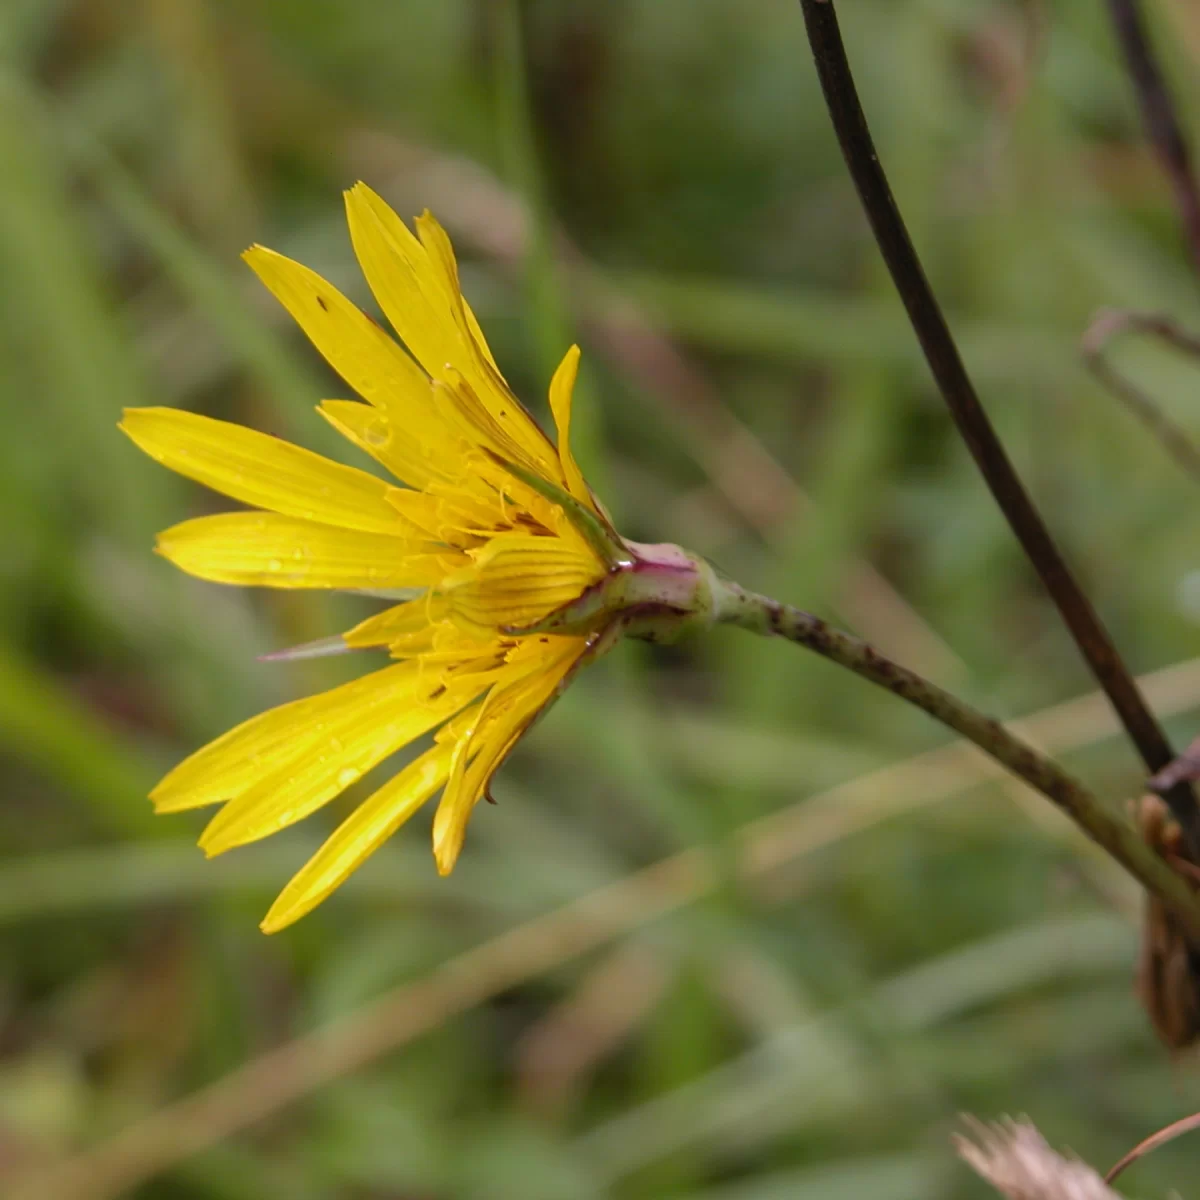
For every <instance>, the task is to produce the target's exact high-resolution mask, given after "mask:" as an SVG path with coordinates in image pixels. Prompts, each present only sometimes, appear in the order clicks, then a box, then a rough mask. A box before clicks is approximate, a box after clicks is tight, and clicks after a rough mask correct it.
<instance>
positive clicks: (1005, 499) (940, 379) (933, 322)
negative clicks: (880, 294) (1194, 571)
mask: <svg viewBox="0 0 1200 1200" xmlns="http://www.w3.org/2000/svg"><path fill="white" fill-rule="evenodd" d="M800 4H801V8H802V10H803V12H804V23H805V26H806V28H807V30H808V40H809V44H810V45H811V47H812V52H813V58H814V59H815V61H816V66H817V74H818V76H819V78H820V81H821V90H822V92H823V93H824V96H825V103H826V104H827V106H828V108H829V114H830V117H831V118H832V120H833V126H834V129H835V131H836V133H837V137H838V141H839V143H840V144H841V148H842V154H843V156H844V157H845V160H846V165H847V166H848V167H849V169H850V174H851V176H852V177H853V179H854V184H855V187H856V188H857V190H858V194H859V198H860V199H861V201H862V204H863V207H864V209H865V210H866V214H867V219H868V220H869V221H870V223H871V229H872V230H873V232H874V234H875V240H876V242H877V243H878V244H879V249H880V251H881V252H882V254H883V257H884V261H885V262H886V263H887V266H888V270H889V271H890V272H891V275H892V280H893V282H894V283H895V285H896V288H897V290H898V291H899V293H900V297H901V299H902V300H903V302H904V307H905V309H906V310H907V311H908V316H909V320H910V321H911V322H912V326H913V329H914V331H915V332H916V335H917V338H918V340H919V341H920V343H921V349H922V350H923V351H924V352H925V358H926V360H927V361H928V363H929V366H930V369H931V370H932V372H933V375H934V378H935V380H936V381H937V384H938V387H939V389H940V391H941V393H942V397H943V399H944V400H945V401H946V404H947V406H948V407H949V409H950V413H951V416H952V417H953V419H954V422H955V424H956V425H957V426H958V430H959V433H960V434H961V435H962V437H963V440H964V441H965V442H966V444H967V447H968V449H969V450H970V452H971V455H972V457H973V458H974V459H975V463H976V465H977V466H978V467H979V470H980V473H981V474H982V475H983V477H984V479H985V481H986V482H987V485H988V487H989V488H990V489H991V492H992V495H993V496H994V497H995V499H996V502H997V503H998V504H999V506H1000V509H1001V511H1002V512H1003V513H1004V516H1005V517H1006V518H1007V520H1008V523H1009V525H1010V526H1011V527H1012V530H1013V532H1014V533H1015V534H1016V536H1017V539H1018V541H1019V542H1020V543H1021V546H1022V548H1023V549H1024V551H1025V553H1026V555H1027V556H1028V557H1029V560H1030V561H1031V562H1032V563H1033V565H1034V567H1035V569H1036V570H1037V572H1038V574H1039V575H1040V576H1041V579H1042V582H1043V583H1044V584H1045V586H1046V589H1047V591H1048V592H1049V593H1050V596H1051V599H1052V600H1053V601H1054V604H1055V605H1056V607H1057V608H1058V610H1059V612H1060V613H1061V614H1062V617H1063V620H1064V621H1065V622H1066V624H1067V627H1068V629H1069V630H1070V631H1071V635H1072V636H1073V637H1074V639H1075V642H1076V644H1077V645H1078V647H1079V649H1080V651H1081V652H1082V654H1083V656H1084V658H1085V659H1086V660H1087V663H1088V665H1089V667H1090V668H1091V670H1092V673H1093V674H1094V675H1095V677H1096V679H1097V681H1098V682H1099V684H1100V686H1101V687H1102V688H1103V689H1104V692H1105V694H1106V695H1107V696H1108V698H1109V701H1110V702H1111V703H1112V706H1113V708H1114V709H1115V710H1116V713H1117V716H1118V717H1119V718H1120V721H1121V724H1122V725H1123V726H1124V727H1125V729H1126V731H1127V732H1128V734H1129V736H1130V738H1131V739H1132V741H1133V743H1134V745H1135V746H1136V747H1137V749H1138V752H1139V753H1140V754H1141V756H1142V759H1143V760H1144V762H1145V764H1146V766H1147V768H1148V769H1149V770H1150V771H1152V772H1153V771H1159V770H1161V769H1162V768H1163V767H1165V766H1166V765H1167V763H1169V762H1170V761H1171V760H1172V759H1173V758H1174V757H1175V755H1174V752H1173V751H1172V749H1171V746H1170V744H1169V743H1168V741H1167V738H1166V735H1165V734H1164V733H1163V731H1162V728H1161V727H1160V726H1159V724H1158V721H1157V720H1156V719H1155V718H1154V716H1153V714H1152V713H1151V712H1150V710H1149V708H1148V707H1147V706H1146V702H1145V700H1144V699H1143V698H1142V695H1141V692H1140V691H1139V690H1138V687H1137V684H1136V683H1135V682H1134V680H1133V677H1132V675H1131V674H1130V672H1129V669H1128V668H1127V667H1126V665H1125V663H1124V661H1123V660H1122V659H1121V656H1120V655H1119V654H1118V652H1117V649H1116V647H1115V646H1114V644H1113V642H1112V639H1111V638H1110V637H1109V635H1108V632H1107V630H1106V629H1105V628H1104V626H1103V624H1102V623H1101V621H1100V618H1099V616H1098V615H1097V614H1096V611H1095V609H1094V608H1093V607H1092V605H1091V602H1090V601H1089V600H1088V598H1087V597H1086V596H1085V595H1084V593H1083V591H1082V589H1081V588H1080V586H1079V584H1078V583H1077V582H1076V580H1075V578H1074V576H1073V575H1072V574H1071V571H1070V569H1069V568H1068V567H1067V564H1066V563H1065V562H1064V560H1063V558H1062V555H1061V554H1060V553H1059V551H1058V547H1057V546H1056V545H1055V544H1054V539H1053V538H1052V537H1051V536H1050V532H1049V530H1047V528H1046V525H1045V523H1044V522H1043V521H1042V518H1041V515H1040V514H1039V513H1038V511H1037V509H1036V508H1035V507H1034V505H1033V502H1032V500H1031V499H1030V498H1029V495H1028V494H1027V493H1026V491H1025V489H1024V487H1023V486H1022V484H1021V481H1020V479H1019V478H1018V476H1017V473H1016V471H1015V469H1014V468H1013V465H1012V463H1011V462H1010V461H1009V458H1008V455H1007V454H1006V453H1005V451H1004V447H1003V446H1002V445H1001V443H1000V439H999V438H998V437H997V436H996V431H995V430H994V429H993V428H992V424H991V421H990V420H989V419H988V416H987V413H986V412H985V411H984V409H983V405H982V404H981V403H980V402H979V397H978V395H977V394H976V392H975V387H974V385H973V384H972V383H971V379H970V377H969V376H968V375H967V371H966V368H965V367H964V366H963V362H962V358H961V357H960V356H959V353H958V347H957V346H956V345H955V343H954V338H953V337H952V336H951V333H950V330H949V327H948V326H947V325H946V319H945V317H944V316H943V315H942V311H941V309H940V307H939V306H938V302H937V299H936V297H935V296H934V294H933V290H932V288H931V287H930V286H929V281H928V280H927V279H926V277H925V272H924V269H923V268H922V266H921V261H920V259H919V258H918V257H917V252H916V250H915V249H914V248H913V244H912V241H911V240H910V238H909V236H908V230H907V229H906V228H905V225H904V220H903V218H902V217H901V215H900V211H899V209H898V208H897V207H896V201H895V199H894V198H893V196H892V192H891V188H890V187H889V185H888V181H887V176H886V175H885V174H884V171H883V168H882V166H881V165H880V163H879V156H878V154H877V153H876V150H875V145H874V142H873V141H872V138H871V132H870V129H869V128H868V127H867V120H866V117H865V115H864V114H863V110H862V105H861V104H860V102H859V98H858V91H857V89H856V88H855V85H854V76H853V74H852V73H851V70H850V64H849V62H848V61H847V58H846V50H845V47H844V46H843V44H842V35H841V30H840V29H839V28H838V21H837V14H836V12H835V11H834V5H833V2H832V0H800ZM1163 798H1164V799H1165V800H1166V801H1167V803H1168V805H1169V806H1170V808H1171V811H1172V813H1173V814H1174V815H1175V818H1176V820H1178V822H1179V824H1180V826H1181V827H1182V828H1183V830H1184V833H1185V836H1186V837H1187V839H1188V844H1189V846H1190V847H1191V848H1192V849H1193V850H1194V851H1195V853H1196V854H1197V855H1198V856H1200V809H1198V808H1197V805H1196V799H1195V796H1194V795H1193V793H1192V789H1191V787H1190V786H1189V785H1187V784H1186V783H1184V784H1180V785H1178V786H1177V787H1175V788H1172V789H1171V791H1170V792H1168V793H1167V794H1166V795H1165V796H1164V797H1163Z"/></svg>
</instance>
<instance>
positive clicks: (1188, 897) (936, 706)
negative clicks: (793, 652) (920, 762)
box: [717, 581, 1200, 944]
mask: <svg viewBox="0 0 1200 1200" xmlns="http://www.w3.org/2000/svg"><path fill="white" fill-rule="evenodd" d="M722 583H723V587H722V594H721V596H720V600H719V607H718V611H717V620H718V621H720V622H722V623H724V624H728V625H737V626H740V627H741V628H742V629H748V630H750V631H751V632H752V633H759V634H762V635H763V636H765V637H781V638H785V639H787V640H788V641H789V642H795V643H796V644H797V645H798V646H804V647H806V648H807V649H809V650H814V651H816V653H817V654H820V655H821V656H822V657H823V658H827V659H829V660H830V661H832V662H835V663H838V664H839V665H840V666H843V667H847V668H849V669H850V670H851V671H853V672H854V673H855V674H856V675H861V676H862V677H863V678H864V679H869V680H870V681H871V682H872V683H874V684H878V685H879V686H880V687H882V688H885V689H886V690H887V691H889V692H892V693H893V694H894V695H896V696H899V697H900V698H901V699H902V700H907V701H908V702H909V704H914V705H916V706H917V708H920V709H924V711H925V712H927V713H928V714H929V715H930V716H931V717H933V718H934V720H936V721H940V722H941V723H942V724H943V725H946V726H948V727H949V728H951V729H953V730H954V731H955V733H958V734H961V735H962V736H963V737H964V738H966V739H967V740H968V741H970V742H974V743H975V745H976V746H978V747H979V748H980V749H981V750H982V751H983V752H984V753H985V754H988V755H990V756H991V757H992V758H994V759H995V760H996V761H997V762H998V763H1000V764H1001V766H1003V767H1006V768H1007V769H1008V770H1009V771H1011V772H1012V773H1013V774H1014V775H1016V776H1018V777H1019V778H1020V779H1023V780H1024V781H1025V782H1026V783H1027V784H1029V786H1030V787H1032V788H1034V789H1035V790H1036V791H1039V792H1041V794H1042V795H1043V796H1045V797H1046V798H1047V799H1048V800H1050V801H1052V802H1053V803H1054V804H1055V805H1057V806H1058V808H1060V809H1061V810H1062V811H1063V812H1064V813H1066V814H1067V816H1068V817H1070V818H1071V820H1072V821H1074V822H1075V824H1076V825H1078V826H1079V828H1080V829H1082V830H1083V832H1084V833H1086V834H1087V835H1088V837H1090V838H1091V839H1092V840H1093V841H1094V842H1096V843H1097V844H1098V845H1100V846H1102V847H1103V848H1104V849H1105V850H1106V851H1107V852H1108V853H1109V854H1110V855H1111V856H1112V857H1113V858H1114V859H1115V860H1116V861H1117V862H1119V863H1120V864H1121V866H1123V867H1124V868H1125V869H1126V870H1127V871H1128V872H1129V873H1130V874H1131V875H1132V876H1133V877H1134V878H1135V879H1136V880H1138V882H1139V883H1141V884H1142V885H1143V886H1144V887H1145V888H1146V889H1147V890H1148V891H1150V892H1152V893H1153V894H1154V895H1156V896H1157V897H1158V898H1159V899H1161V900H1162V901H1163V902H1164V903H1165V904H1166V905H1168V906H1169V907H1170V908H1171V909H1172V910H1173V911H1174V912H1175V913H1176V915H1177V916H1178V917H1179V919H1180V921H1181V922H1183V924H1184V926H1185V927H1186V929H1187V930H1188V933H1189V935H1190V936H1191V937H1192V938H1193V939H1194V940H1195V942H1196V943H1197V944H1200V900H1198V899H1197V897H1196V895H1195V894H1193V892H1192V891H1191V889H1190V888H1189V887H1188V885H1187V884H1186V883H1185V882H1184V881H1183V880H1182V879H1181V878H1180V877H1179V876H1178V875H1176V874H1175V872H1174V871H1173V870H1172V869H1171V868H1170V867H1169V866H1168V865H1167V864H1166V863H1165V862H1164V861H1163V860H1162V859H1161V858H1159V857H1158V855H1157V854H1155V853H1154V851H1153V850H1151V849H1150V847H1149V846H1148V845H1147V844H1146V843H1145V842H1144V841H1143V840H1142V839H1141V837H1140V836H1139V835H1138V834H1137V832H1136V831H1135V830H1134V829H1133V827H1132V826H1131V825H1128V824H1126V823H1125V822H1124V821H1120V820H1118V819H1117V818H1116V817H1114V816H1113V815H1112V814H1111V813H1109V812H1108V811H1107V810H1106V809H1105V808H1104V807H1103V806H1102V805H1101V803H1100V801H1099V799H1098V798H1097V797H1096V796H1094V795H1093V794H1092V793H1091V792H1089V791H1088V790H1087V788H1085V787H1084V786H1083V784H1081V783H1080V782H1079V781H1078V780H1077V779H1075V778H1074V777H1073V776H1072V775H1069V774H1068V773H1067V772H1066V771H1064V770H1063V769H1062V768H1061V767H1060V766H1059V765H1058V764H1057V763H1055V762H1054V761H1053V760H1051V759H1049V758H1047V757H1046V756H1045V755H1044V754H1041V753H1039V752H1038V751H1037V750H1035V749H1034V748H1033V747H1032V746H1029V745H1026V743H1024V742H1022V741H1021V740H1020V739H1019V738H1017V737H1015V736H1014V735H1013V734H1012V733H1010V732H1009V731H1008V730H1007V729H1005V727H1004V726H1003V725H1002V724H1000V722H999V721H995V720H993V719H992V718H991V717H988V716H985V715H984V714H983V713H981V712H979V711H978V710H977V709H975V708H972V707H971V706H970V705H969V704H967V703H965V702H964V701H962V700H960V699H958V697H956V696H952V695H951V694H950V693H949V692H947V691H944V690H943V689H942V688H940V687H938V686H937V685H936V684H933V683H930V682H929V680H927V679H924V678H922V677H921V676H920V675H918V674H916V673H915V672H914V671H910V670H909V669H908V668H907V667H902V666H900V665H899V664H898V663H895V662H892V660H891V659H889V658H887V657H885V656H884V655H883V654H880V653H879V651H878V650H876V649H875V648H874V647H873V646H871V645H868V644H867V643H866V642H864V641H862V640H861V639H860V638H856V637H854V636H853V635H851V634H849V633H844V632H842V631H841V630H840V629H835V628H833V627H832V626H830V625H828V624H826V622H824V621H822V620H821V619H820V618H819V617H814V616H813V615H812V614H811V613H806V612H803V611H801V610H800V609H798V608H792V607H791V606H790V605H787V604H781V603H780V602H779V601H778V600H772V599H770V598H768V597H766V596H760V595H757V594H756V593H754V592H749V591H746V590H745V589H744V588H742V587H740V586H739V585H738V584H735V583H731V582H729V581H722Z"/></svg>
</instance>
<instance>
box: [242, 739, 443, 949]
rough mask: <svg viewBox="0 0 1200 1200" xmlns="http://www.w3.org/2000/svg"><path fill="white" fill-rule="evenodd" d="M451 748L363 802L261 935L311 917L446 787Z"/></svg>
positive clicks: (274, 908) (282, 898) (438, 749)
mask: <svg viewBox="0 0 1200 1200" xmlns="http://www.w3.org/2000/svg"><path fill="white" fill-rule="evenodd" d="M453 751H454V747H453V746H452V745H449V746H447V745H438V746H434V747H433V749H431V750H427V751H426V752H425V753H424V754H422V755H421V756H420V757H419V758H417V759H414V760H413V762H411V763H410V764H409V765H408V766H407V767H405V768H404V770H402V771H401V772H400V773H399V774H397V775H396V776H395V777H394V778H393V779H390V780H389V781H388V782H387V783H385V784H384V785H383V787H381V788H380V789H379V790H378V791H377V792H375V793H374V794H373V795H371V796H370V797H368V799H366V800H364V801H363V802H362V804H360V805H359V806H358V807H357V808H356V809H355V810H354V812H353V813H351V814H350V816H348V817H347V818H346V819H345V820H344V821H343V822H342V823H341V824H340V825H339V826H338V827H337V829H336V830H335V831H334V832H333V834H332V835H331V836H330V837H329V839H328V840H327V841H326V842H325V844H324V845H323V846H322V847H321V848H320V849H319V850H318V851H317V852H316V854H314V855H313V856H312V858H310V859H309V860H308V862H307V863H306V864H305V865H304V866H303V867H302V868H301V869H300V871H299V872H298V873H297V874H296V875H295V876H294V877H293V879H292V880H291V882H290V883H289V884H288V885H287V887H285V888H284V889H283V891H282V892H281V893H280V895H279V898H278V899H277V900H276V901H275V903H274V904H272V905H271V908H270V911H269V912H268V913H267V915H266V917H265V918H264V920H263V922H262V930H263V932H264V933H277V932H278V931H279V930H281V929H283V928H284V927H285V926H288V925H290V924H292V922H293V921H298V920H299V919H300V918H301V917H302V916H304V915H305V914H306V913H308V912H311V911H312V910H313V909H314V908H315V907H316V906H317V905H318V904H320V903H321V901H322V900H324V899H325V898H326V897H327V896H328V895H329V893H330V892H332V891H333V890H334V889H335V888H337V887H339V886H340V885H341V884H342V883H344V882H345V880H346V878H347V877H348V876H349V875H350V874H351V873H352V872H354V871H355V870H357V869H358V868H359V867H360V866H361V865H362V863H363V862H364V861H365V860H366V859H367V858H369V857H370V856H371V855H372V854H373V853H374V852H375V851H376V850H377V849H378V848H379V847H380V846H381V845H382V844H383V843H384V842H385V841H387V839H388V838H390V837H391V836H392V834H394V833H395V832H396V830H397V829H399V828H400V826H401V825H403V824H404V822H405V821H407V820H408V818H409V817H411V816H412V815H413V813H415V812H416V811H417V809H419V808H420V807H421V805H422V804H424V803H425V801H426V800H428V799H429V797H430V796H432V795H433V793H434V792H436V791H437V789H438V788H439V787H441V786H442V784H444V783H445V782H446V777H447V775H448V774H449V773H450V758H451V756H452V754H453Z"/></svg>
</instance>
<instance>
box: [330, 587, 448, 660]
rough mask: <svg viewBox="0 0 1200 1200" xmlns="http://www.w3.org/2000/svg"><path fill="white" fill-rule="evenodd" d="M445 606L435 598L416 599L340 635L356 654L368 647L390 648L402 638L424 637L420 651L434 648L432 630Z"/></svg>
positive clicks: (389, 609)
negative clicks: (419, 635)
mask: <svg viewBox="0 0 1200 1200" xmlns="http://www.w3.org/2000/svg"><path fill="white" fill-rule="evenodd" d="M445 611H446V602H445V601H444V600H442V599H441V598H440V597H438V596H433V595H426V596H418V597H417V599H415V600H409V601H407V602H406V603H404V604H397V605H396V606H395V607H394V608H386V609H384V610H383V612H381V613H376V614H375V615H374V616H373V617H368V618H367V619H366V620H365V621H362V622H360V623H359V624H358V625H355V627H354V628H353V629H351V630H350V631H349V632H348V633H345V634H343V635H342V640H343V641H344V642H345V643H346V645H347V646H352V647H353V648H354V649H356V650H361V649H365V648H367V647H370V646H390V645H391V644H392V643H393V642H395V641H398V640H399V639H401V638H412V637H414V635H417V634H423V635H424V637H423V638H422V639H421V641H422V643H423V645H422V647H421V648H422V649H424V648H426V647H430V648H431V647H432V645H433V627H434V624H435V623H436V622H437V621H440V620H441V619H442V618H443V617H444V616H445Z"/></svg>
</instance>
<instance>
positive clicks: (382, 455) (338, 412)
mask: <svg viewBox="0 0 1200 1200" xmlns="http://www.w3.org/2000/svg"><path fill="white" fill-rule="evenodd" d="M426 386H427V387H428V385H426ZM317 412H319V413H320V414H321V416H323V417H324V418H325V419H326V420H327V421H328V422H329V423H330V425H332V426H333V427H334V429H336V430H337V431H338V433H340V434H341V435H342V436H343V437H344V438H347V439H348V440H350V441H351V442H353V443H354V444H355V445H356V446H357V447H358V448H359V449H360V450H365V451H366V452H367V453H368V454H369V455H370V456H371V457H372V458H373V459H375V461H376V462H379V463H382V464H383V466H385V467H386V468H387V469H388V470H389V471H390V472H391V473H392V474H393V475H395V477H396V478H397V479H401V480H403V481H404V482H405V483H409V484H411V485H412V486H413V487H419V488H425V487H430V486H431V485H433V484H435V483H440V482H444V481H448V480H451V479H455V478H457V475H458V471H457V467H458V464H459V463H461V462H462V461H463V458H464V456H465V454H466V451H467V444H466V443H465V442H463V441H461V440H460V439H459V438H458V437H457V436H456V435H454V434H453V433H452V432H451V431H450V430H449V429H448V428H446V429H444V430H442V431H441V432H440V433H439V434H438V435H437V437H436V438H435V437H434V436H433V434H431V433H428V431H427V430H426V431H425V432H426V433H427V434H428V436H427V437H426V439H425V440H421V438H420V437H419V436H418V433H417V429H418V428H419V427H418V426H417V423H416V422H414V421H412V420H409V421H405V420H404V419H403V418H399V417H392V416H389V414H388V413H386V412H384V411H382V410H381V409H378V408H374V407H372V406H371V405H370V404H360V403H359V402H358V401H357V400H323V401H322V402H321V403H320V404H319V405H318V406H317Z"/></svg>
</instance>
